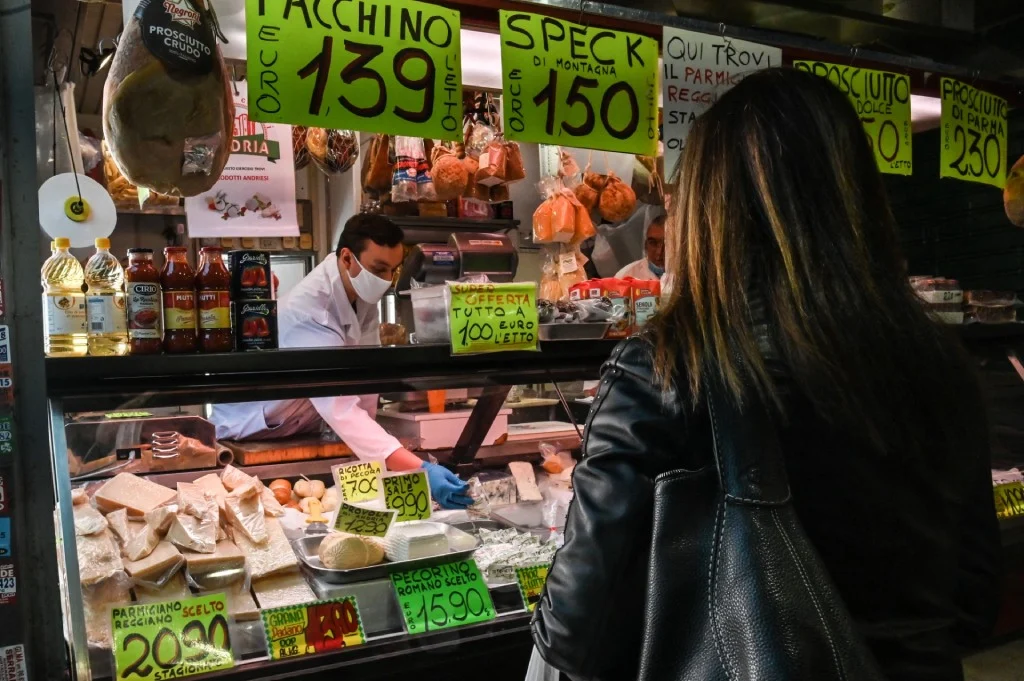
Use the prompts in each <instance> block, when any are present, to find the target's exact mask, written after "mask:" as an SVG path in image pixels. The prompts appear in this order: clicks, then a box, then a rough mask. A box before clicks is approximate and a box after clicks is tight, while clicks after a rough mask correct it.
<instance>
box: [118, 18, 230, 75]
mask: <svg viewBox="0 0 1024 681" xmlns="http://www.w3.org/2000/svg"><path fill="white" fill-rule="evenodd" d="M135 17H136V18H137V19H138V20H139V24H140V28H141V29H142V42H143V43H144V44H145V45H146V48H147V49H148V50H149V51H150V52H152V53H153V55H155V56H156V58H157V59H159V60H160V61H162V62H163V63H164V64H165V65H166V66H168V67H171V68H174V69H179V70H182V71H187V72H188V73H193V74H196V75H202V74H205V73H209V72H210V71H211V70H212V69H213V64H214V51H215V49H216V45H217V43H216V42H215V38H214V36H213V31H212V30H211V29H210V24H209V19H208V18H207V16H206V15H205V14H204V13H201V12H199V11H198V9H197V6H194V5H193V4H192V2H190V1H189V0H142V2H140V3H139V6H138V9H136V10H135Z"/></svg>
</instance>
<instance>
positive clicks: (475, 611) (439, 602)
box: [391, 560, 496, 634]
mask: <svg viewBox="0 0 1024 681" xmlns="http://www.w3.org/2000/svg"><path fill="white" fill-rule="evenodd" d="M391 584H392V586H394V588H395V595H396V596H398V605H399V607H400V608H401V610H402V617H403V618H404V619H405V627H406V629H407V630H408V631H409V633H410V634H423V633H426V632H428V631H437V630H439V629H451V628H453V627H461V626H464V625H466V624H476V623H478V622H487V621H489V620H493V619H494V618H495V616H496V615H495V612H494V603H493V601H491V594H490V592H489V591H488V590H487V584H485V583H484V578H483V575H481V574H480V569H479V568H478V567H477V566H476V563H475V562H473V561H472V560H464V561H460V562H458V563H445V564H444V565H438V566H435V567H429V568H422V569H419V570H408V571H406V572H396V573H394V574H392V575H391Z"/></svg>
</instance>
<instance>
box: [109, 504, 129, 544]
mask: <svg viewBox="0 0 1024 681" xmlns="http://www.w3.org/2000/svg"><path fill="white" fill-rule="evenodd" d="M107 525H109V526H110V529H111V530H113V532H114V535H115V536H116V537H117V538H118V540H120V542H121V543H122V544H124V543H125V542H127V541H128V540H129V539H131V536H132V532H131V529H129V527H128V511H126V510H125V509H123V508H119V509H117V510H116V511H114V512H113V513H108V514H107Z"/></svg>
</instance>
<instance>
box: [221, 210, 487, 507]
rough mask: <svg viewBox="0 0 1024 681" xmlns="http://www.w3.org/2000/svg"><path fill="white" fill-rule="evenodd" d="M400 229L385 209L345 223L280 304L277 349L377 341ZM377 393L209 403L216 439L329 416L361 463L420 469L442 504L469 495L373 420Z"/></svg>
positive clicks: (262, 433)
mask: <svg viewBox="0 0 1024 681" xmlns="http://www.w3.org/2000/svg"><path fill="white" fill-rule="evenodd" d="M402 238H403V235H402V230H401V229H400V228H399V227H398V226H396V225H395V224H394V223H393V222H391V220H389V219H388V218H386V217H384V216H383V215H366V214H360V215H356V216H354V217H352V218H351V219H350V220H349V221H348V222H347V223H345V229H344V231H343V232H342V234H341V238H340V239H339V240H338V248H337V250H336V251H335V257H333V258H327V259H326V260H324V261H323V262H322V263H320V264H319V265H318V266H317V267H316V268H315V269H314V270H313V271H312V272H310V273H309V275H308V276H306V278H305V279H303V280H302V281H301V282H300V283H299V284H298V285H297V286H296V287H295V288H294V289H292V290H291V291H290V292H289V293H288V294H287V295H286V296H284V298H282V299H281V300H279V301H278V304H277V326H278V334H279V345H280V347H282V348H343V347H346V346H354V345H379V344H380V335H379V334H380V317H379V314H378V310H377V303H378V302H380V299H381V298H382V297H383V296H384V294H385V293H386V292H387V290H388V289H389V288H390V287H391V281H392V278H393V277H394V274H395V270H396V269H398V267H399V265H401V264H402V256H403V252H402ZM376 410H377V396H376V395H363V396H357V395H350V396H345V397H314V398H311V399H294V400H277V401H271V402H248V403H242V404H223V405H216V406H215V407H214V408H213V416H212V419H211V420H212V421H213V423H214V425H215V426H216V427H217V438H218V439H229V440H267V439H277V438H285V437H291V436H293V435H297V434H300V433H319V432H320V428H321V424H322V423H323V422H326V423H327V425H329V426H330V427H331V428H332V429H333V430H334V432H335V433H337V434H338V436H339V437H340V438H341V439H342V440H344V441H345V443H346V444H347V445H348V446H349V447H351V448H352V451H353V452H355V454H356V456H358V457H359V458H360V459H361V460H363V461H382V462H384V464H385V466H386V468H387V469H388V470H392V471H405V470H413V469H417V468H423V469H425V470H426V472H427V478H428V480H429V482H430V491H431V494H432V496H433V497H434V499H436V500H437V501H438V503H440V504H441V505H442V506H444V507H445V508H465V507H466V506H469V505H470V504H471V503H472V502H473V500H472V499H471V498H470V497H469V496H468V494H466V491H467V485H466V483H465V482H463V481H462V480H460V479H459V477H458V476H457V475H455V474H454V473H452V472H451V471H449V470H447V469H445V468H444V467H442V466H439V465H437V464H433V463H430V462H426V461H423V460H422V459H420V458H419V457H418V456H416V455H415V454H413V453H412V452H410V451H409V450H408V449H405V448H404V447H402V445H401V443H400V442H399V441H398V440H397V439H395V438H394V437H393V436H392V435H390V434H389V433H388V432H387V431H385V430H384V428H382V427H381V426H380V425H379V424H378V423H377V422H376V421H375V420H374V414H375V413H376Z"/></svg>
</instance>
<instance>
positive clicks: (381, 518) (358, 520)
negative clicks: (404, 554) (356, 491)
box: [334, 502, 398, 537]
mask: <svg viewBox="0 0 1024 681" xmlns="http://www.w3.org/2000/svg"><path fill="white" fill-rule="evenodd" d="M396 515H398V514H397V512H395V511H375V510H373V509H372V508H363V507H362V506H353V505H352V504H348V503H345V502H342V503H341V505H340V506H338V515H337V516H335V518H334V529H336V530H337V531H338V532H348V533H349V534H361V535H363V536H364V537H383V536H384V535H386V534H387V533H388V528H389V527H391V523H393V522H394V521H395V516H396Z"/></svg>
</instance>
